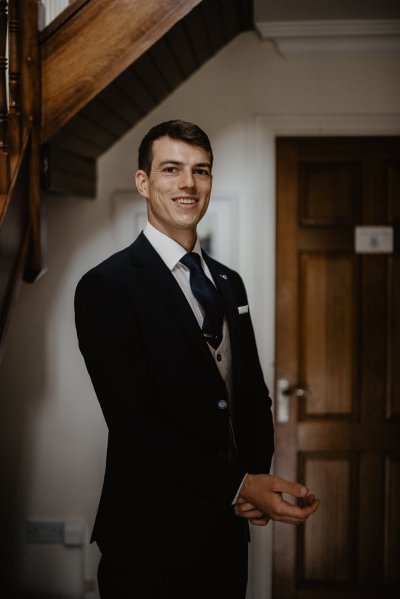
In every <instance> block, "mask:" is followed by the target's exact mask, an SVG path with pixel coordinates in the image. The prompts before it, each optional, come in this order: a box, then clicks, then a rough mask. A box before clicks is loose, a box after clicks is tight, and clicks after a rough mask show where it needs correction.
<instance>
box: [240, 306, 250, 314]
mask: <svg viewBox="0 0 400 599" xmlns="http://www.w3.org/2000/svg"><path fill="white" fill-rule="evenodd" d="M248 311H249V306H248V305H247V306H238V312H239V314H247V312H248Z"/></svg>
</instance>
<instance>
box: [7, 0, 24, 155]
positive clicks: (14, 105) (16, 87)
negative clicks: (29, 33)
mask: <svg viewBox="0 0 400 599" xmlns="http://www.w3.org/2000/svg"><path fill="white" fill-rule="evenodd" d="M20 10H21V2H20V0H10V2H9V8H8V13H9V15H8V32H9V33H8V36H9V38H8V48H9V50H8V55H9V71H8V85H9V115H8V128H9V140H10V154H11V157H14V156H15V157H16V156H18V155H19V153H20V150H21V142H22V123H21V57H20V51H21V39H20V38H21V21H20Z"/></svg>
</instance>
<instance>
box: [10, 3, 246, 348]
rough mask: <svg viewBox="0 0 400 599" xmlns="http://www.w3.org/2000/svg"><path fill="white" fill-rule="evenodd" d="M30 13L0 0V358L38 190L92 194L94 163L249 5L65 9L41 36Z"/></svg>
mask: <svg viewBox="0 0 400 599" xmlns="http://www.w3.org/2000/svg"><path fill="white" fill-rule="evenodd" d="M37 8H38V7H37V0H9V1H7V0H0V275H1V279H0V356H1V351H2V349H3V347H4V340H5V332H6V328H7V323H8V321H9V317H10V314H11V307H12V305H13V304H14V302H15V300H16V297H17V294H18V289H19V286H20V282H21V280H25V281H28V282H34V281H35V280H37V278H38V277H39V276H40V275H41V274H42V273H43V272H44V265H43V259H42V256H43V251H42V241H41V232H40V229H41V226H40V225H41V213H40V195H41V191H42V190H51V191H55V192H59V193H68V194H74V195H83V196H86V197H95V196H96V160H97V158H98V157H99V156H100V155H101V154H102V153H104V152H105V151H106V150H108V148H109V147H111V145H113V144H114V143H115V142H116V141H117V140H118V139H120V137H122V135H124V134H125V133H126V132H127V131H129V129H130V128H131V127H132V126H134V125H135V124H136V123H137V122H138V121H140V119H142V118H143V117H144V116H145V115H147V114H148V113H149V112H150V111H151V110H152V109H153V108H154V107H155V106H157V105H158V104H159V103H160V102H161V101H162V100H163V99H165V98H166V97H167V96H168V95H169V94H170V93H171V92H172V91H174V90H175V89H176V88H177V87H178V86H179V85H180V84H181V83H182V82H183V81H185V80H186V79H187V78H188V77H190V75H191V74H192V73H194V72H195V71H196V70H197V69H198V68H199V67H200V66H202V65H203V64H204V63H205V62H206V61H207V60H208V59H210V58H211V57H212V56H214V55H215V53H216V52H218V50H220V49H221V48H222V47H223V46H225V45H226V44H227V43H229V42H230V41H231V40H232V39H233V38H234V37H235V36H236V35H238V34H239V33H240V32H242V31H245V30H248V29H252V28H253V15H252V2H251V0H146V2H143V0H75V2H73V3H72V4H71V6H70V7H69V8H67V9H66V10H65V11H63V13H62V14H61V15H59V17H57V19H55V21H53V22H52V23H51V24H50V25H49V26H48V27H46V28H45V29H44V31H43V32H42V33H41V34H40V33H39V32H38V23H37V19H38V16H37V14H38V10H37ZM7 29H8V48H9V50H8V57H9V69H8V72H7V60H6V54H7V53H6V38H7V36H6V33H7ZM7 75H8V76H7ZM7 90H8V94H7Z"/></svg>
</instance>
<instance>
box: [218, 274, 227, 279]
mask: <svg viewBox="0 0 400 599" xmlns="http://www.w3.org/2000/svg"><path fill="white" fill-rule="evenodd" d="M219 276H220V277H221V279H225V280H226V279H227V278H228V277H227V275H219Z"/></svg>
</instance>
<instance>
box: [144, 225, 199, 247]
mask: <svg viewBox="0 0 400 599" xmlns="http://www.w3.org/2000/svg"><path fill="white" fill-rule="evenodd" d="M149 223H150V224H151V225H153V227H154V228H155V229H157V230H158V231H160V233H163V234H164V235H167V237H170V238H171V239H173V240H174V241H176V243H179V245H181V246H182V247H184V248H185V250H186V251H187V252H191V251H192V249H193V248H194V245H195V243H196V239H197V232H196V230H191V229H190V230H188V229H174V230H168V231H166V230H164V229H163V227H162V226H160V225H159V224H158V223H154V222H152V221H151V219H149Z"/></svg>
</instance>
